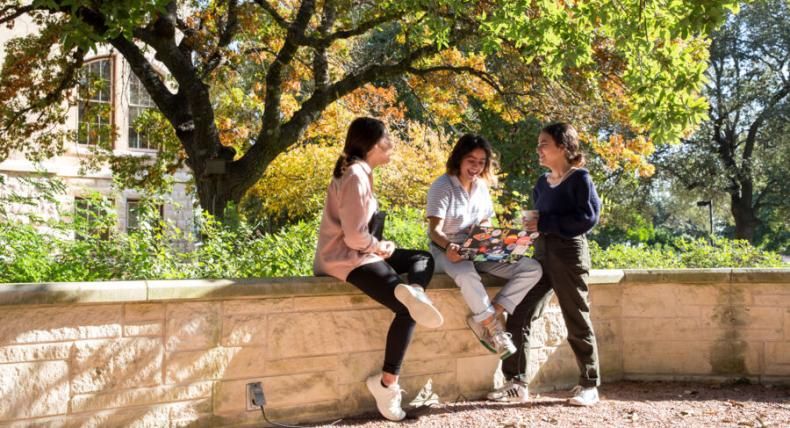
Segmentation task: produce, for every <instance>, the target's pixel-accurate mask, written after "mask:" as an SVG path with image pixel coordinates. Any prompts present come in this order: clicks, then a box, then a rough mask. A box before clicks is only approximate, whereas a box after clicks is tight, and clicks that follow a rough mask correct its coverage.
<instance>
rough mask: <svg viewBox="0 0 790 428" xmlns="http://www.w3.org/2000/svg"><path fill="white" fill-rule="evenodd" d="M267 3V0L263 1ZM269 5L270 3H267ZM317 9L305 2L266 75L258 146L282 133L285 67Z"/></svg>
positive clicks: (311, 2)
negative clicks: (283, 73) (282, 86)
mask: <svg viewBox="0 0 790 428" xmlns="http://www.w3.org/2000/svg"><path fill="white" fill-rule="evenodd" d="M263 1H264V3H265V0H263ZM266 4H267V5H268V3H266ZM314 9H315V0H303V1H302V4H301V5H300V6H299V11H298V12H297V13H296V19H295V20H294V22H293V23H292V24H291V25H290V26H289V27H288V33H287V35H286V37H285V41H284V42H283V46H282V48H281V49H280V51H279V52H278V53H277V57H276V58H275V59H274V62H272V64H271V65H270V66H269V70H268V72H267V73H266V98H265V104H264V110H263V124H262V126H261V133H260V134H259V135H258V138H257V139H256V140H255V144H256V145H262V144H265V141H266V139H267V138H272V139H273V140H277V139H278V134H279V131H280V111H281V110H280V99H281V98H282V89H281V88H280V85H281V83H282V72H283V67H285V66H286V65H288V64H289V63H290V62H291V60H292V59H293V57H294V54H295V53H296V50H297V49H298V47H299V43H298V40H299V39H301V38H302V37H303V36H304V32H305V29H306V28H307V25H308V23H309V22H310V17H311V16H312V15H313V11H314Z"/></svg>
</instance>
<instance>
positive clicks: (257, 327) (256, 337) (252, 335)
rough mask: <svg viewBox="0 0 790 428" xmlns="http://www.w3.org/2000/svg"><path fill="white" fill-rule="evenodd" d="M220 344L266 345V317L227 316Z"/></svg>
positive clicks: (224, 317) (259, 315) (256, 315)
mask: <svg viewBox="0 0 790 428" xmlns="http://www.w3.org/2000/svg"><path fill="white" fill-rule="evenodd" d="M220 343H221V344H222V346H245V345H264V344H266V315H265V314H225V315H224V316H223V318H222V339H221V342H220Z"/></svg>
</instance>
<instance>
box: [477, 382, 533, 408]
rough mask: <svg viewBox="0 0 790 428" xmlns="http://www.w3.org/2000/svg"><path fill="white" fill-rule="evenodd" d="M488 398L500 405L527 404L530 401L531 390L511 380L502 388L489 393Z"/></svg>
mask: <svg viewBox="0 0 790 428" xmlns="http://www.w3.org/2000/svg"><path fill="white" fill-rule="evenodd" d="M486 398H488V399H489V400H491V401H498V402H500V403H526V402H527V401H528V400H529V389H528V387H527V385H524V384H523V383H521V382H516V381H513V380H509V381H507V382H506V383H505V384H504V385H502V387H501V388H497V389H495V390H493V391H491V392H489V393H488V395H486Z"/></svg>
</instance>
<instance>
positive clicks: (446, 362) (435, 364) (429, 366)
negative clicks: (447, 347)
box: [382, 358, 456, 377]
mask: <svg viewBox="0 0 790 428" xmlns="http://www.w3.org/2000/svg"><path fill="white" fill-rule="evenodd" d="M382 361H383V360H382ZM455 361H456V359H455V358H430V359H427V360H409V362H408V363H404V364H403V368H402V369H401V376H402V377H413V376H430V375H433V374H439V373H455Z"/></svg>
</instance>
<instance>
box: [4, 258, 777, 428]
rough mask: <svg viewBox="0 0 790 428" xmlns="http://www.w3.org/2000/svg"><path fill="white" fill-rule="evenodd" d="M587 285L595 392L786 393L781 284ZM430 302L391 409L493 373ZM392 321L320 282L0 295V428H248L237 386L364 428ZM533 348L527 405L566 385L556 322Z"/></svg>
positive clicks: (735, 280)
mask: <svg viewBox="0 0 790 428" xmlns="http://www.w3.org/2000/svg"><path fill="white" fill-rule="evenodd" d="M488 282H489V283H490V286H491V288H490V291H491V293H495V292H496V290H497V288H496V287H497V285H501V283H497V282H496V281H495V280H493V279H490V278H489V279H488ZM592 283H593V284H592V286H591V300H592V308H593V313H592V317H593V320H594V326H595V329H596V334H597V338H598V342H599V347H600V358H601V366H602V373H603V380H604V382H606V381H612V380H617V379H623V378H626V379H667V380H672V379H689V378H691V379H703V380H721V379H737V378H741V377H746V378H749V379H751V380H754V381H760V382H790V270H730V269H723V270H697V271H655V272H648V271H625V272H623V271H598V272H594V273H593V275H592ZM429 294H430V295H431V297H432V298H433V299H434V301H435V302H436V303H437V305H438V306H439V308H440V309H441V310H442V312H443V313H444V314H445V319H446V322H445V325H444V326H443V327H442V328H441V329H439V330H424V329H421V328H419V327H418V328H417V331H416V332H415V336H414V340H413V342H412V345H411V347H410V348H409V352H408V354H407V360H406V362H405V364H404V370H403V373H402V381H401V383H402V385H403V387H404V388H405V389H406V390H407V391H409V395H408V396H407V397H406V399H407V401H408V400H411V399H412V398H413V396H414V395H415V394H416V393H417V391H419V389H420V388H421V387H422V386H423V385H424V384H425V383H426V382H427V381H428V380H429V379H431V380H432V382H433V387H434V390H435V391H436V392H437V393H438V394H439V396H440V398H441V399H442V400H447V401H452V400H455V399H456V398H458V397H459V396H464V397H467V398H478V397H481V396H482V395H483V394H484V392H485V391H487V390H488V389H489V388H491V386H492V385H493V383H494V381H495V380H494V376H493V374H494V372H495V370H496V367H497V362H498V360H497V358H496V357H495V356H492V355H491V354H489V353H487V351H485V350H484V349H483V348H482V347H481V346H480V345H479V344H478V343H477V341H476V340H475V338H474V336H473V335H472V333H471V332H470V331H468V329H467V328H466V326H465V323H464V317H465V315H466V306H465V304H464V302H463V301H462V298H461V296H460V294H459V292H458V291H457V289H456V288H455V287H454V286H453V284H451V283H450V281H449V280H448V279H447V278H446V277H444V276H437V277H436V278H435V279H434V281H433V283H432V284H431V288H430V293H429ZM390 319H391V315H390V313H389V312H388V311H387V310H386V309H383V308H382V307H380V306H379V305H378V304H376V303H375V302H373V301H372V300H370V299H369V298H367V297H365V296H364V295H361V294H360V293H358V292H356V290H355V289H354V288H353V287H351V286H350V285H347V284H343V283H339V282H337V281H334V280H331V279H328V278H284V279H266V280H258V281H255V280H245V281H232V280H200V281H197V280H193V281H132V282H105V283H75V284H24V285H13V284H11V285H0V426H19V427H23V426H24V427H27V426H47V427H49V426H69V427H71V426H168V425H169V426H187V425H188V426H228V425H248V424H249V425H253V424H260V423H261V421H262V419H261V414H260V411H259V410H256V409H248V408H247V404H246V401H247V400H246V388H245V385H246V384H247V383H248V382H252V381H261V382H262V383H263V386H264V391H265V393H266V396H267V400H268V406H267V415H269V417H270V418H272V419H274V420H278V421H283V422H308V421H322V420H323V421H326V420H331V419H333V418H339V417H343V416H350V415H354V414H359V413H364V412H367V411H370V410H372V409H373V408H374V407H373V401H372V399H371V398H370V397H369V396H368V393H367V391H366V390H365V386H364V379H365V378H366V377H367V376H369V375H370V374H372V373H374V372H377V371H378V370H380V367H381V362H382V359H383V351H384V340H385V334H386V330H387V327H388V324H389V321H390ZM534 331H535V334H536V337H538V338H539V339H540V340H538V341H537V342H536V343H535V344H534V347H533V348H532V349H531V352H532V353H533V355H534V356H535V358H533V361H534V364H533V365H532V367H530V376H531V377H532V383H531V386H532V388H533V390H541V389H551V388H566V387H569V386H572V385H574V384H575V383H576V379H577V376H578V371H577V370H578V369H577V368H576V363H575V360H574V358H573V354H572V352H571V351H570V348H569V347H568V345H567V342H566V341H565V340H564V336H565V334H566V330H565V327H564V323H563V321H562V315H561V313H560V311H559V308H558V307H557V306H556V304H552V306H550V307H549V308H548V310H547V311H546V314H545V316H544V317H543V319H542V320H541V321H540V322H539V324H538V325H537V326H535V328H534Z"/></svg>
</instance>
